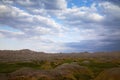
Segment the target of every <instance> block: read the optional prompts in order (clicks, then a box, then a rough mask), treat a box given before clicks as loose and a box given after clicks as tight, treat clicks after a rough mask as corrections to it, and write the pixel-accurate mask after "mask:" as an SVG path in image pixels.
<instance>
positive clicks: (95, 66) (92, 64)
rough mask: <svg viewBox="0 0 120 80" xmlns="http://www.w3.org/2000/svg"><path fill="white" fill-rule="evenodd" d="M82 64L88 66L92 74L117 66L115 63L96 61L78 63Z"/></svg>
mask: <svg viewBox="0 0 120 80" xmlns="http://www.w3.org/2000/svg"><path fill="white" fill-rule="evenodd" d="M80 65H82V66H86V67H88V68H89V69H90V70H92V71H93V73H94V75H95V76H97V75H98V74H99V73H100V72H101V71H103V70H105V69H108V68H113V67H119V65H118V64H117V63H110V62H109V63H108V62H106V63H96V62H90V63H89V64H84V63H80Z"/></svg>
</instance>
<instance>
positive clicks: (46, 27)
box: [0, 0, 120, 52]
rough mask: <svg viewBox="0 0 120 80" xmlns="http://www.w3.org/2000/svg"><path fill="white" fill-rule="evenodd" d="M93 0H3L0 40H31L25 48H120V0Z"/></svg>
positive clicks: (55, 49) (1, 2)
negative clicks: (73, 1)
mask: <svg viewBox="0 0 120 80" xmlns="http://www.w3.org/2000/svg"><path fill="white" fill-rule="evenodd" d="M90 1H91V2H90ZM90 1H88V0H86V1H85V2H84V1H83V2H84V3H85V5H84V6H80V5H78V4H77V5H76V4H75V3H70V0H51V1H49V0H1V1H0V38H1V41H0V43H2V42H4V43H5V42H6V41H2V39H10V40H15V41H16V42H19V41H23V42H22V43H23V45H24V44H27V42H26V41H30V44H29V45H33V46H32V47H30V46H25V47H24V48H30V49H33V50H44V51H50V52H62V51H65V52H66V51H68V50H69V51H70V52H75V51H78V52H79V51H109V50H120V48H119V47H120V46H119V45H118V44H119V43H120V5H119V4H118V3H120V1H119V0H107V1H106V0H99V1H98V0H96V1H93V0H90ZM78 2H79V1H78ZM69 4H73V5H72V6H69ZM81 4H82V3H81ZM88 4H89V5H88ZM11 42H12V41H11ZM13 44H14V43H13ZM94 44H95V45H94ZM5 45H7V44H5ZM18 45H20V44H18ZM21 45H22V44H21ZM11 46H12V44H11ZM0 48H1V49H6V48H5V47H3V46H0ZM19 48H22V46H20V47H19ZM7 49H9V48H7ZM10 49H11V48H10Z"/></svg>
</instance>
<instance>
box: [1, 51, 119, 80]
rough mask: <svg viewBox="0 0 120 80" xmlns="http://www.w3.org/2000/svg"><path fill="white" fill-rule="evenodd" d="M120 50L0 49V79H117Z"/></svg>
mask: <svg viewBox="0 0 120 80" xmlns="http://www.w3.org/2000/svg"><path fill="white" fill-rule="evenodd" d="M119 74H120V52H119V51H118V52H117V51H116V52H95V53H88V52H81V53H55V54H50V53H44V52H35V51H31V50H28V49H23V50H15V51H12V50H0V80H120V76H119Z"/></svg>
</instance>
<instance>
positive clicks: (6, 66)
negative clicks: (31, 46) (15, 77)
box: [0, 62, 41, 73]
mask: <svg viewBox="0 0 120 80" xmlns="http://www.w3.org/2000/svg"><path fill="white" fill-rule="evenodd" d="M40 66H41V65H38V64H34V63H30V62H23V63H0V73H10V72H13V71H15V70H17V69H20V68H23V67H30V68H34V69H40Z"/></svg>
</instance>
